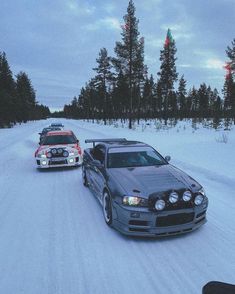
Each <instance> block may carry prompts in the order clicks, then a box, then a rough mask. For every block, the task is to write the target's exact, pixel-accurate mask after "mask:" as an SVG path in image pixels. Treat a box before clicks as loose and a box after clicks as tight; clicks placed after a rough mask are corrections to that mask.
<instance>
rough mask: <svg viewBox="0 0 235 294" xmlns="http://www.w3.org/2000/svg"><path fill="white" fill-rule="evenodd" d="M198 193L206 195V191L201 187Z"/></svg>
mask: <svg viewBox="0 0 235 294" xmlns="http://www.w3.org/2000/svg"><path fill="white" fill-rule="evenodd" d="M198 193H200V194H202V195H203V196H206V192H205V190H204V189H203V188H201V189H200V190H199V191H198Z"/></svg>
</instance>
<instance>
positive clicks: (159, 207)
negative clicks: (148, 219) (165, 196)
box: [155, 199, 166, 210]
mask: <svg viewBox="0 0 235 294" xmlns="http://www.w3.org/2000/svg"><path fill="white" fill-rule="evenodd" d="M165 206H166V202H165V201H164V200H162V199H159V200H157V201H156V203H155V208H156V210H163V209H164V208H165Z"/></svg>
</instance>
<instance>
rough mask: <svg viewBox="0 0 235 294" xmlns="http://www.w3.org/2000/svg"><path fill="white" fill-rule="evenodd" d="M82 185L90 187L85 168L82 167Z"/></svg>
mask: <svg viewBox="0 0 235 294" xmlns="http://www.w3.org/2000/svg"><path fill="white" fill-rule="evenodd" d="M82 183H83V186H85V187H89V184H88V181H87V177H86V171H85V168H84V166H83V167H82Z"/></svg>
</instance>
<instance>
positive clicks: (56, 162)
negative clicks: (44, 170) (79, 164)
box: [49, 160, 67, 165]
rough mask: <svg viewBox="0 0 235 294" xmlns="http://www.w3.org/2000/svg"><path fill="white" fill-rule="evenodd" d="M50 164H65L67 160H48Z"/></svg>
mask: <svg viewBox="0 0 235 294" xmlns="http://www.w3.org/2000/svg"><path fill="white" fill-rule="evenodd" d="M49 164H50V165H57V164H67V160H58V161H50V162H49Z"/></svg>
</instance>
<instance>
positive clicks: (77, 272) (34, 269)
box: [0, 120, 235, 294]
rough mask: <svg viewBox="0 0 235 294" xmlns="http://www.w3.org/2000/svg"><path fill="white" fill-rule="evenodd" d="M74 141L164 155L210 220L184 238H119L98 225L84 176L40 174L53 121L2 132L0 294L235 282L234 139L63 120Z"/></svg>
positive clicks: (164, 291) (181, 290)
mask: <svg viewBox="0 0 235 294" xmlns="http://www.w3.org/2000/svg"><path fill="white" fill-rule="evenodd" d="M61 121H62V122H63V124H64V125H65V126H66V128H68V129H72V130H73V131H74V132H75V133H76V135H77V136H78V138H79V139H80V142H81V145H82V147H83V148H85V147H87V144H85V143H84V140H85V139H86V138H101V137H105V138H108V137H126V138H127V139H133V140H140V141H144V142H146V143H149V144H151V145H152V146H154V147H155V148H156V149H157V150H158V151H159V152H160V153H161V154H162V155H164V156H165V155H168V154H170V155H171V156H172V164H175V165H176V166H178V167H180V168H182V169H183V170H185V171H186V172H188V173H189V174H190V175H192V176H193V177H194V178H195V179H196V180H198V181H199V182H200V183H201V184H202V185H203V186H204V187H205V190H206V192H207V194H208V197H209V201H210V202H209V210H208V222H207V224H206V225H205V226H203V227H202V228H201V229H199V230H197V231H195V232H193V233H190V234H187V235H183V236H177V237H171V238H163V239H142V238H129V237H125V236H123V235H121V234H119V233H118V232H116V231H115V230H112V229H110V228H109V227H107V226H106V225H105V223H104V220H103V216H102V210H101V207H100V205H99V203H98V201H97V200H96V199H95V197H94V196H93V195H92V193H91V192H90V191H89V190H88V189H86V188H84V187H83V185H82V180H81V169H56V170H50V171H44V172H39V171H37V170H36V169H35V166H34V158H33V154H34V151H35V149H36V148H37V142H38V132H39V131H41V129H42V128H43V127H45V126H47V125H48V124H50V123H51V122H52V120H47V121H46V120H44V121H38V122H30V123H27V124H22V125H18V126H16V127H14V128H13V129H7V130H0V152H1V155H2V156H1V158H2V160H1V161H0V171H1V176H0V188H1V190H0V293H4V294H13V293H14V294H18V293H24V294H37V293H38V294H42V293H48V294H57V293H58V294H59V293H60V294H68V293H69V294H75V293H76V294H77V293H85V294H89V293H92V294H94V293H102V294H103V293H107V294H110V293H115V294H119V293H122V294H126V293H128V294H129V293H136V294H139V293H148V294H151V293H159V294H168V293H169V294H172V293H174V294H189V293H190V294H198V293H201V288H202V286H203V285H204V284H205V283H207V282H208V281H210V280H220V281H224V282H228V283H234V281H235V279H234V277H235V250H234V248H235V234H234V227H235V218H234V210H235V201H234V189H235V156H234V155H235V154H234V146H235V131H234V130H232V131H230V132H229V133H228V135H227V136H228V142H227V144H224V143H218V142H217V141H216V139H217V138H219V136H220V134H222V133H224V131H218V132H216V131H213V130H209V129H203V128H202V129H198V130H196V131H195V132H194V133H193V132H192V129H191V126H190V125H189V124H187V123H186V122H183V125H186V126H185V128H184V127H183V125H182V127H181V128H179V126H176V127H175V128H172V129H170V130H165V131H162V130H160V131H158V132H156V130H155V129H154V127H153V126H152V127H150V126H149V127H147V128H145V129H144V131H143V132H142V130H141V129H139V130H138V129H137V130H134V131H133V130H131V131H130V130H128V129H125V128H121V127H120V128H114V127H113V126H102V125H97V124H92V123H91V122H90V123H89V122H84V121H75V120H61Z"/></svg>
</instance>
